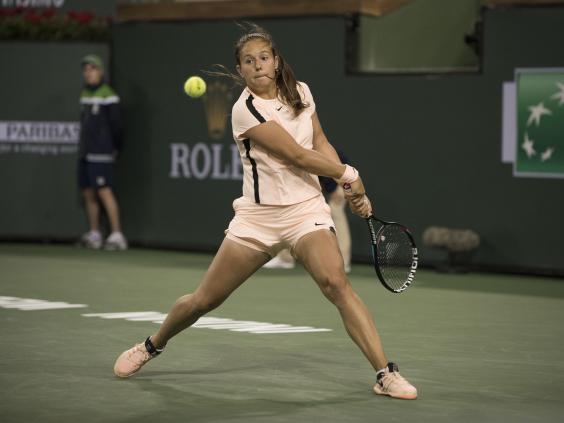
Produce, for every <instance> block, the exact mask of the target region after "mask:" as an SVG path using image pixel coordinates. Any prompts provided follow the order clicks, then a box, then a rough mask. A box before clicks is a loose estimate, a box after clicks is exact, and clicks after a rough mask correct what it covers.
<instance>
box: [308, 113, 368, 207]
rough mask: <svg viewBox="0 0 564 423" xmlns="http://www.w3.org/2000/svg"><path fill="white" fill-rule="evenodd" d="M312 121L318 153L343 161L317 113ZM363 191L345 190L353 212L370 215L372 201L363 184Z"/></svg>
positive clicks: (336, 160)
mask: <svg viewBox="0 0 564 423" xmlns="http://www.w3.org/2000/svg"><path fill="white" fill-rule="evenodd" d="M311 121H312V124H313V149H314V150H315V151H317V152H318V153H320V154H322V155H324V156H325V157H327V158H329V159H331V160H333V161H335V162H337V163H341V159H340V158H339V155H338V154H337V151H336V150H335V148H334V147H333V146H332V145H331V143H330V142H329V140H328V139H327V137H326V136H325V133H324V132H323V128H321V122H319V118H318V117H317V113H314V114H313V115H312V116H311ZM359 183H360V184H362V182H361V181H360V178H359ZM357 189H358V188H357V187H356V186H355V187H354V189H353V190H352V191H349V192H352V193H354V192H356V191H357ZM361 192H362V194H361V195H355V194H352V195H351V194H348V193H347V192H346V191H345V197H346V198H347V200H348V201H349V204H350V206H351V209H352V211H353V213H356V214H358V215H361V216H368V215H370V214H371V213H372V204H371V203H370V200H369V199H368V197H367V196H366V194H365V193H364V185H362V188H361Z"/></svg>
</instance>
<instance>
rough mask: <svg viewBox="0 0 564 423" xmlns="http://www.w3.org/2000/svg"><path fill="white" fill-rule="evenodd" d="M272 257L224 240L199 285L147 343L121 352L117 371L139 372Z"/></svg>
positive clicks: (179, 301) (123, 374)
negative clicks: (173, 338)
mask: <svg viewBox="0 0 564 423" xmlns="http://www.w3.org/2000/svg"><path fill="white" fill-rule="evenodd" d="M269 258H270V256H269V255H268V254H266V253H264V252H261V251H258V250H255V249H253V248H250V247H247V246H245V245H241V244H239V243H237V242H235V241H233V240H231V239H228V238H226V239H224V240H223V243H222V244H221V246H220V248H219V251H218V252H217V254H216V256H215V257H214V259H213V261H212V263H211V265H210V267H209V268H208V271H207V272H206V274H205V275H204V278H203V280H202V281H201V283H200V285H199V286H198V288H197V289H196V290H195V291H194V292H193V293H191V294H188V295H184V296H182V297H180V298H178V299H177V300H176V302H175V303H174V304H173V306H172V308H171V309H170V311H169V313H168V315H167V317H166V319H165V321H164V322H163V324H162V325H161V326H160V328H159V330H158V331H157V332H156V333H155V334H153V335H151V336H150V337H149V338H147V340H146V341H145V343H144V344H137V345H136V346H135V347H133V348H131V349H130V350H128V351H125V352H124V353H123V354H122V355H120V357H119V358H118V359H117V361H116V364H115V366H114V373H115V374H116V375H117V376H120V377H128V376H131V375H132V374H133V373H135V372H136V371H138V370H139V369H140V368H141V366H143V365H144V364H145V363H146V362H147V361H149V360H150V359H151V358H153V357H155V356H156V355H157V354H159V353H160V352H161V351H162V349H163V348H164V346H165V345H166V343H167V342H168V341H169V340H170V339H171V338H172V337H173V336H175V335H176V334H178V333H179V332H181V331H183V330H184V329H186V328H188V327H190V326H191V325H193V324H194V323H195V322H196V321H197V320H198V319H199V318H200V317H201V316H203V315H204V314H206V313H208V312H209V311H211V310H213V309H214V308H216V307H218V306H219V305H220V304H221V303H223V301H225V300H226V299H227V297H229V295H231V293H232V292H233V291H234V290H235V289H237V288H238V287H239V286H240V285H241V284H242V283H243V282H245V281H246V280H247V279H248V278H249V276H251V275H252V274H253V273H254V272H256V271H257V270H258V269H260V268H261V267H262V265H264V263H266V262H267V261H268V260H269Z"/></svg>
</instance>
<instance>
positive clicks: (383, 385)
mask: <svg viewBox="0 0 564 423" xmlns="http://www.w3.org/2000/svg"><path fill="white" fill-rule="evenodd" d="M374 392H375V393H377V394H378V395H388V396H390V397H393V398H400V399H416V398H417V389H416V388H415V386H413V385H412V384H411V383H409V382H408V381H407V380H406V379H405V378H404V377H403V376H402V375H400V374H399V369H398V366H397V364H395V363H388V365H387V366H386V369H385V370H384V371H383V372H380V373H378V375H377V376H376V385H374Z"/></svg>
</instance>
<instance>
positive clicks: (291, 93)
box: [271, 43, 308, 116]
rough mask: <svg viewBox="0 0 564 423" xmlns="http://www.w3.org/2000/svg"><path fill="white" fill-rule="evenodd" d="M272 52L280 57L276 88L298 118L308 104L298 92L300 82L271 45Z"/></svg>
mask: <svg viewBox="0 0 564 423" xmlns="http://www.w3.org/2000/svg"><path fill="white" fill-rule="evenodd" d="M271 46H272V51H273V53H274V55H275V56H277V57H278V69H277V70H276V87H277V88H278V94H279V96H280V97H281V99H282V100H283V101H284V103H286V104H287V105H288V106H290V107H291V108H292V109H293V110H294V115H295V116H298V115H299V114H300V113H301V112H302V111H303V110H304V109H305V108H306V107H308V104H307V103H305V102H304V101H303V99H302V97H301V96H300V93H299V92H298V87H297V84H298V81H296V77H295V75H294V71H293V70H292V68H291V67H290V65H289V64H288V63H287V62H286V61H285V60H284V58H283V57H282V55H281V54H280V53H278V52H277V51H276V47H275V46H274V45H273V43H271Z"/></svg>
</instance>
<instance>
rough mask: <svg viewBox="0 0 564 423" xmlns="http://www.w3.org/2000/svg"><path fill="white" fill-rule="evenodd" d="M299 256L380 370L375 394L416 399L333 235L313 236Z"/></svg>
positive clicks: (297, 249) (303, 243)
mask: <svg viewBox="0 0 564 423" xmlns="http://www.w3.org/2000/svg"><path fill="white" fill-rule="evenodd" d="M295 254H296V256H297V257H298V258H299V259H300V260H301V262H302V263H303V265H304V267H305V268H306V269H307V271H308V272H309V273H310V274H311V276H312V277H313V279H314V280H315V282H317V284H318V286H319V288H320V289H321V291H322V292H323V294H324V295H325V296H326V297H327V298H328V299H329V300H330V301H331V302H332V303H333V304H334V305H335V306H336V307H337V309H338V310H339V313H340V314H341V317H342V319H343V323H344V325H345V328H346V330H347V332H348V334H349V336H350V337H351V338H352V340H353V341H354V342H355V343H356V344H357V345H358V346H359V348H360V350H361V351H362V352H363V354H364V355H365V356H366V358H367V359H368V361H369V362H370V364H371V365H372V367H373V368H374V369H375V370H376V372H377V376H376V380H377V382H376V385H375V386H374V392H375V393H377V394H381V395H389V396H392V397H395V398H403V399H415V398H417V390H416V389H415V387H413V386H412V385H411V384H410V383H409V382H408V381H407V380H405V379H404V378H403V377H402V376H401V375H400V374H399V371H398V368H397V365H395V364H394V363H389V362H388V360H387V358H386V356H385V354H384V350H383V348H382V342H381V340H380V336H379V335H378V331H377V330H376V325H375V324H374V320H373V319H372V316H371V314H370V312H369V311H368V309H367V308H366V306H365V305H364V303H363V302H362V300H361V299H360V298H359V297H358V295H357V294H356V293H355V292H354V291H353V289H352V287H351V284H350V282H349V281H348V279H347V277H346V275H345V271H344V266H343V260H342V258H341V254H340V251H339V247H338V244H337V240H336V237H335V235H334V234H333V233H332V232H329V231H325V230H321V231H315V232H310V233H308V234H306V235H304V236H303V237H301V238H300V240H299V241H298V242H297V243H296V246H295Z"/></svg>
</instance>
